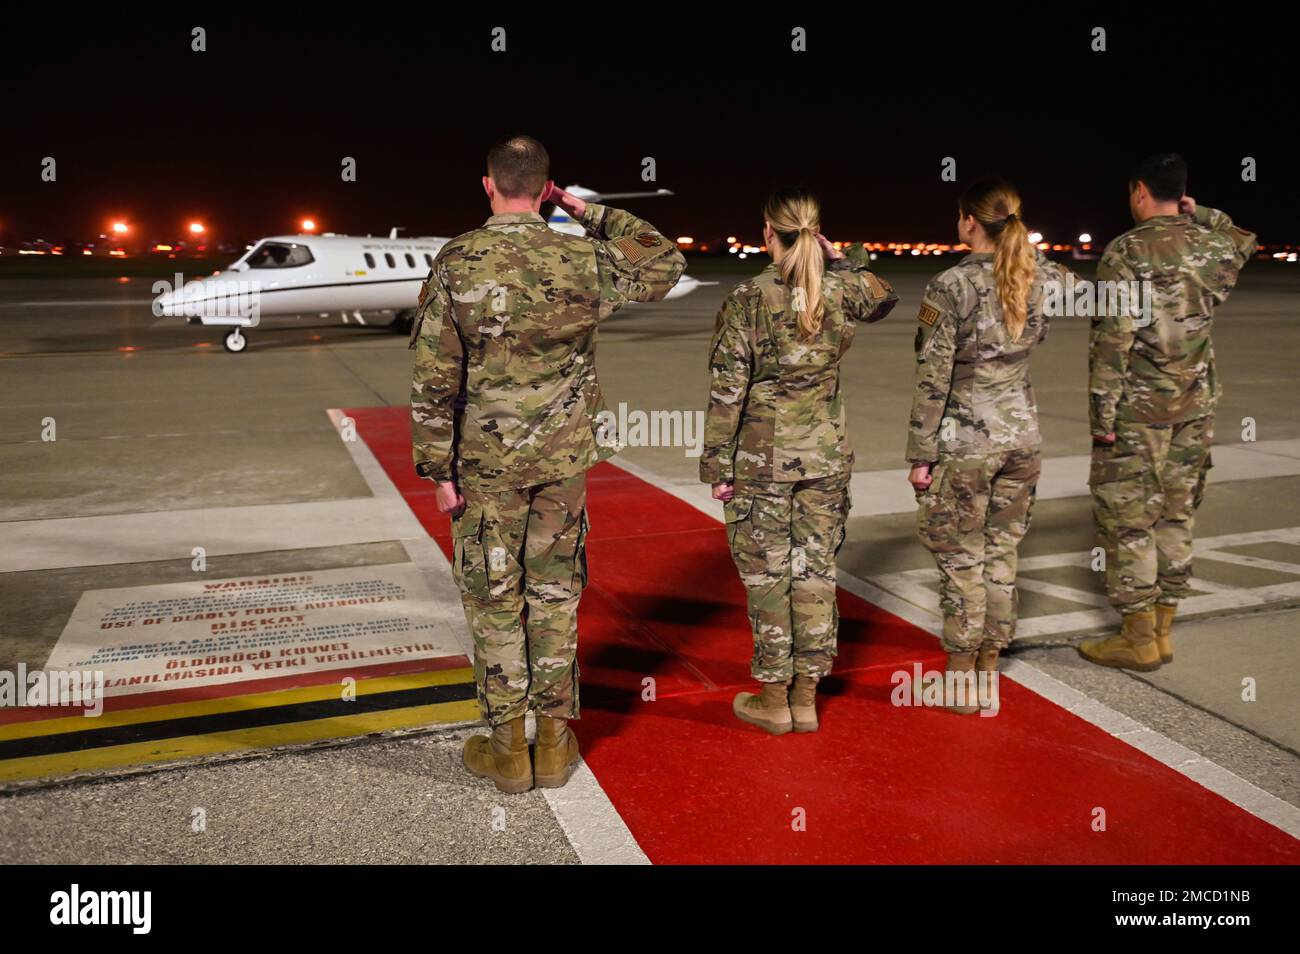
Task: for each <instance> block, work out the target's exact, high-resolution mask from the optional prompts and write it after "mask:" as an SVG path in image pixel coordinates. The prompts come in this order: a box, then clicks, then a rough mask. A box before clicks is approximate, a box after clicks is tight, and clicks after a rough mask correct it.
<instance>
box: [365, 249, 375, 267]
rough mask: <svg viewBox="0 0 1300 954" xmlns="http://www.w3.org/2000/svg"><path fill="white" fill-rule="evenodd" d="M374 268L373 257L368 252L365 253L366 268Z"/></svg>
mask: <svg viewBox="0 0 1300 954" xmlns="http://www.w3.org/2000/svg"><path fill="white" fill-rule="evenodd" d="M374 267H375V257H374V256H373V255H371V254H370V253H369V252H366V268H374Z"/></svg>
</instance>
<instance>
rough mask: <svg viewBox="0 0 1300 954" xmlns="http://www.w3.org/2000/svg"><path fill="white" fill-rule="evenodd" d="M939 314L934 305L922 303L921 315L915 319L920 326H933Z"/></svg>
mask: <svg viewBox="0 0 1300 954" xmlns="http://www.w3.org/2000/svg"><path fill="white" fill-rule="evenodd" d="M940 314H941V312H940V311H939V309H938V308H935V307H934V305H931V304H928V303H925V302H922V303H921V313H920V314H919V315H917V316H916V317H917V320H918V321H920V322H921V324H923V325H933V324H934V323H935V322H936V321H938V320H939V315H940Z"/></svg>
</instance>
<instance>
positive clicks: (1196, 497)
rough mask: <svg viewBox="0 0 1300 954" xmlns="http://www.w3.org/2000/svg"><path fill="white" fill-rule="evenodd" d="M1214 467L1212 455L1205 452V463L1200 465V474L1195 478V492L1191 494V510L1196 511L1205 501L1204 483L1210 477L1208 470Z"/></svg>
mask: <svg viewBox="0 0 1300 954" xmlns="http://www.w3.org/2000/svg"><path fill="white" fill-rule="evenodd" d="M1213 466H1214V454H1213V453H1211V452H1208V451H1207V452H1206V454H1205V463H1204V464H1202V465H1201V474H1200V476H1199V477H1197V478H1196V491H1195V492H1194V493H1193V494H1192V509H1193V510H1197V509H1199V508H1200V506H1201V501H1202V500H1204V499H1205V482H1206V481H1207V480H1208V479H1209V477H1210V468H1211V467H1213Z"/></svg>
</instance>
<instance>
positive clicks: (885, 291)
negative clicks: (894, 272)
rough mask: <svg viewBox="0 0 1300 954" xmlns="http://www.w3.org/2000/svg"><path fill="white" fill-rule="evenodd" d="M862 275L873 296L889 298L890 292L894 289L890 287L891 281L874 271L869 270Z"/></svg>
mask: <svg viewBox="0 0 1300 954" xmlns="http://www.w3.org/2000/svg"><path fill="white" fill-rule="evenodd" d="M862 277H863V279H865V281H866V283H867V287H868V288H870V289H871V295H872V297H873V298H887V297H889V293H890V292H892V291H893V289H892V288H891V287H889V282H887V281H885V280H884V279H883V278H878V277H877V276H876V274H875V273H874V272H867V273H865V274H864V275H863V276H862Z"/></svg>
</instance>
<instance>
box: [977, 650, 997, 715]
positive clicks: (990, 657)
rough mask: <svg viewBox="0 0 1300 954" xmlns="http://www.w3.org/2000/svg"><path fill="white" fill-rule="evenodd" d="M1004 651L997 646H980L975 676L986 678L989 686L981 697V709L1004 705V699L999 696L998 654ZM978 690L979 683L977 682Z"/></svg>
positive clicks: (986, 683)
mask: <svg viewBox="0 0 1300 954" xmlns="http://www.w3.org/2000/svg"><path fill="white" fill-rule="evenodd" d="M1001 652H1002V650H1001V649H1000V648H998V647H997V646H990V645H987V644H986V645H983V646H981V647H980V651H979V655H978V656H976V657H975V678H976V679H984V680H985V683H984V685H985V686H987V689H985V691H984V694H983V695H982V696H981V697H980V708H981V709H992V710H994V711H996V710H997V709H999V708H1000V707H1001V705H1002V700H1001V699H1000V698H998V675H997V672H998V655H999V654H1000V653H1001ZM976 687H977V690H976V691H978V687H979V683H976Z"/></svg>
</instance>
